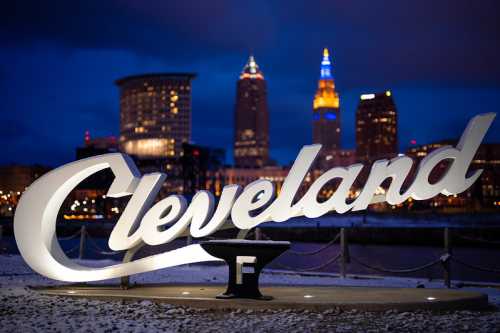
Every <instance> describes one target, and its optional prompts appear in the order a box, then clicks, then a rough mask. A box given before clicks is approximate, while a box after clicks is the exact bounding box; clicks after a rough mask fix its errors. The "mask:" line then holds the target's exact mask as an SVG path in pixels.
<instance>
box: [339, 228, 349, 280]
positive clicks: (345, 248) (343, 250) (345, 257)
mask: <svg viewBox="0 0 500 333" xmlns="http://www.w3.org/2000/svg"><path fill="white" fill-rule="evenodd" d="M350 261H351V259H350V257H349V245H348V242H347V230H346V228H340V276H341V277H342V278H345V277H346V275H347V264H348V263H349V262H350Z"/></svg>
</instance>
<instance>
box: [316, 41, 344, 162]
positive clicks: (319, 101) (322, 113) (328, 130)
mask: <svg viewBox="0 0 500 333" xmlns="http://www.w3.org/2000/svg"><path fill="white" fill-rule="evenodd" d="M313 143H321V144H322V145H323V152H324V153H326V152H330V151H332V150H338V149H340V148H341V147H340V105H339V94H338V93H337V92H336V91H335V82H334V81H333V74H332V63H331V61H330V54H329V53H328V49H327V48H325V49H324V50H323V60H322V61H321V73H320V78H319V81H318V89H317V90H316V95H315V96H314V101H313Z"/></svg>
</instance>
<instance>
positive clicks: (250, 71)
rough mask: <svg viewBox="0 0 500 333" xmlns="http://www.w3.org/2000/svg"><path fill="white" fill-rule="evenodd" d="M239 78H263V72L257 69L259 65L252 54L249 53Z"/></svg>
mask: <svg viewBox="0 0 500 333" xmlns="http://www.w3.org/2000/svg"><path fill="white" fill-rule="evenodd" d="M240 79H260V80H263V79H264V74H263V73H262V71H261V70H260V69H259V65H257V62H256V61H255V58H254V57H253V55H250V57H248V61H247V63H246V64H245V67H243V70H242V71H241V74H240Z"/></svg>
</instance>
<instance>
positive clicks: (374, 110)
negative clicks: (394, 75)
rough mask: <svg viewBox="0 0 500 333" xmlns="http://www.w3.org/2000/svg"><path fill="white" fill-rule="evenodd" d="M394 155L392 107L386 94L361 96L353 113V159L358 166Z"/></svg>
mask: <svg viewBox="0 0 500 333" xmlns="http://www.w3.org/2000/svg"><path fill="white" fill-rule="evenodd" d="M397 154H398V118H397V111H396V105H395V104H394V100H393V98H392V94H391V92H390V91H389V90H388V91H386V92H383V93H377V94H364V95H361V97H360V101H359V105H358V109H357V111H356V157H357V159H358V161H360V162H372V161H374V160H378V159H384V158H392V157H395V156H396V155H397Z"/></svg>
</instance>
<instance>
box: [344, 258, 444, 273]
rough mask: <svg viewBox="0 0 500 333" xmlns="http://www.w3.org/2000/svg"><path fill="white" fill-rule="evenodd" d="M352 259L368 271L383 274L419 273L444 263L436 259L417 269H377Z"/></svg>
mask: <svg viewBox="0 0 500 333" xmlns="http://www.w3.org/2000/svg"><path fill="white" fill-rule="evenodd" d="M351 259H352V260H353V261H354V262H356V263H358V264H359V265H361V266H363V267H365V268H368V269H372V270H374V271H379V272H382V273H412V272H417V271H420V270H423V269H426V268H429V267H432V266H434V265H436V264H439V263H440V262H443V259H441V258H439V259H436V260H434V261H431V262H429V263H427V264H425V265H422V266H417V267H413V268H406V269H389V268H383V267H375V266H372V265H369V264H367V263H364V262H363V261H360V260H359V259H357V258H356V257H352V256H351Z"/></svg>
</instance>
